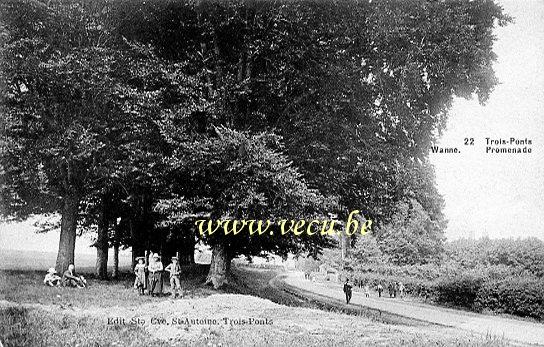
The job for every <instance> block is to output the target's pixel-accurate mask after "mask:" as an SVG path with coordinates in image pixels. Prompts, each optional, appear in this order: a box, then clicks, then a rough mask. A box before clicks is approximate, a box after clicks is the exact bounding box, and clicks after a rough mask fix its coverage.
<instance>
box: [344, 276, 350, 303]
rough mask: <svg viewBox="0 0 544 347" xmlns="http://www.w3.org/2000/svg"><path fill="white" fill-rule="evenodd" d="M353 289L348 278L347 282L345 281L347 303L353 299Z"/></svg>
mask: <svg viewBox="0 0 544 347" xmlns="http://www.w3.org/2000/svg"><path fill="white" fill-rule="evenodd" d="M351 289H352V286H351V284H350V283H349V278H346V283H344V293H345V294H346V304H349V302H350V301H351V294H352V292H351Z"/></svg>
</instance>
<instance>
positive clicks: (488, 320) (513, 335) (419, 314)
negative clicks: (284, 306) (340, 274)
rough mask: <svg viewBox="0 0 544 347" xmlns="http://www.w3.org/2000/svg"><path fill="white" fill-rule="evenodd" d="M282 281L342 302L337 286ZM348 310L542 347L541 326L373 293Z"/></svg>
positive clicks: (356, 297)
mask: <svg viewBox="0 0 544 347" xmlns="http://www.w3.org/2000/svg"><path fill="white" fill-rule="evenodd" d="M282 280H283V281H284V283H285V284H287V286H288V287H290V288H294V289H297V290H300V291H301V293H302V294H303V295H304V294H309V295H312V294H314V295H317V296H318V297H320V298H321V300H328V301H331V302H335V303H338V302H340V301H343V300H344V293H343V292H342V287H341V285H340V284H332V283H318V282H311V281H308V280H305V279H304V278H303V274H302V273H298V272H289V273H287V274H286V275H285V276H284V277H283V278H282ZM344 305H345V301H344ZM350 306H356V307H357V306H359V307H365V308H370V309H371V310H375V311H376V312H379V313H381V312H382V311H383V312H388V313H391V314H394V315H398V316H404V317H408V318H412V319H416V320H419V321H424V322H429V323H433V324H439V325H443V326H448V327H453V328H457V329H461V330H464V331H470V332H474V333H479V334H483V335H487V334H489V335H495V336H500V337H504V338H506V339H508V340H511V341H515V342H520V343H523V344H531V345H540V346H544V324H539V323H533V322H527V321H522V320H516V319H511V318H504V317H499V316H489V315H483V314H477V313H471V312H465V311H459V310H453V309H448V308H442V307H436V306H432V305H428V304H423V303H414V302H409V301H402V300H401V299H390V298H384V297H382V298H378V297H376V294H374V293H373V294H372V295H371V297H370V298H366V297H364V294H363V293H359V292H355V291H354V293H353V298H352V300H351V303H350Z"/></svg>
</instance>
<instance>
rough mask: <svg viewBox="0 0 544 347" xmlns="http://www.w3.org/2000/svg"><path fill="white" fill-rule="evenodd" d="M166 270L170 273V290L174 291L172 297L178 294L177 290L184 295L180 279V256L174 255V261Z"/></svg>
mask: <svg viewBox="0 0 544 347" xmlns="http://www.w3.org/2000/svg"><path fill="white" fill-rule="evenodd" d="M164 270H165V271H168V272H169V273H170V291H171V292H172V298H175V297H176V296H177V291H179V292H180V294H181V296H182V297H183V292H182V291H181V281H180V275H181V267H180V266H179V264H178V258H177V257H172V262H171V263H170V264H169V265H168V266H167V267H166V269H164Z"/></svg>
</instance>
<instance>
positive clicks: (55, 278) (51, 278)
mask: <svg viewBox="0 0 544 347" xmlns="http://www.w3.org/2000/svg"><path fill="white" fill-rule="evenodd" d="M61 280H62V278H61V277H60V276H59V275H57V271H56V270H55V268H54V267H51V268H49V270H47V274H45V278H44V279H43V284H45V285H47V286H49V287H59V286H60V283H61Z"/></svg>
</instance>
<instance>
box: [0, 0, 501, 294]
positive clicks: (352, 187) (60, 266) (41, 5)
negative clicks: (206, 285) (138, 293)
mask: <svg viewBox="0 0 544 347" xmlns="http://www.w3.org/2000/svg"><path fill="white" fill-rule="evenodd" d="M0 6H1V11H2V26H1V27H0V30H1V32H2V36H1V54H2V60H1V61H2V62H1V76H0V77H1V80H2V83H1V86H2V89H3V92H2V120H1V122H2V140H1V141H2V146H1V151H2V154H1V170H0V177H1V191H0V193H1V198H2V201H1V204H0V205H1V207H2V214H3V215H4V216H10V217H17V218H26V217H27V216H29V215H31V214H40V213H54V212H58V213H60V214H61V216H62V221H61V226H60V228H61V236H60V243H59V253H58V258H57V270H59V271H61V270H64V269H65V268H66V267H67V266H68V264H69V263H72V262H73V260H74V244H75V238H76V233H77V230H78V225H79V226H81V228H80V230H82V229H92V230H96V233H97V241H96V247H97V258H98V260H97V272H98V274H99V275H100V276H105V275H106V272H105V271H106V264H107V249H108V247H109V246H110V244H111V243H113V244H114V245H115V246H116V247H119V246H127V247H128V246H130V247H132V250H133V253H134V254H137V255H140V254H141V252H143V250H144V249H166V250H173V249H175V250H180V249H183V250H185V251H186V253H192V248H193V247H194V243H195V241H196V240H197V239H198V238H200V239H201V240H202V241H203V242H205V243H207V244H209V245H210V246H211V247H212V250H213V256H212V266H211V268H210V274H209V277H208V280H209V281H210V282H213V284H214V285H215V286H220V285H222V284H223V283H224V282H225V280H226V277H227V275H228V271H229V264H230V260H231V259H232V258H233V257H235V256H238V255H246V256H252V255H257V254H261V253H263V252H274V253H276V254H280V255H286V254H287V253H289V252H292V253H299V252H307V253H309V254H313V255H315V254H317V253H319V252H320V250H321V249H322V248H323V247H325V246H327V245H330V244H331V239H329V238H325V237H319V236H317V237H316V236H313V237H306V238H304V237H280V236H279V233H275V234H274V236H272V235H267V236H261V237H257V238H255V237H254V238H251V237H249V236H248V235H242V234H240V235H238V236H236V237H234V236H232V235H230V236H228V237H224V236H220V235H217V234H214V235H213V236H205V237H202V236H199V235H197V234H196V233H195V232H194V228H192V224H193V223H192V222H193V220H194V219H196V218H202V217H206V218H207V217H209V218H212V219H217V218H237V219H241V218H248V219H275V218H311V217H313V216H320V215H325V216H326V215H327V214H328V213H336V214H338V216H339V218H340V219H345V218H346V217H347V214H348V213H349V211H351V210H355V209H357V210H362V211H364V213H365V216H367V217H369V218H372V219H373V220H374V221H375V222H376V223H377V225H382V226H383V227H382V228H380V229H379V230H380V233H381V235H382V236H381V237H382V238H383V239H384V240H391V239H396V238H397V236H398V235H403V233H402V232H399V231H400V230H399V229H402V227H403V225H404V223H406V221H407V220H410V219H411V218H412V217H410V216H411V215H412V214H413V215H415V219H414V220H413V222H414V223H416V224H418V225H419V222H420V221H422V222H423V224H421V226H420V229H417V230H416V231H414V235H412V236H406V237H407V238H409V239H411V240H414V239H415V238H422V237H423V238H424V239H425V240H427V239H428V240H430V241H429V244H425V245H421V247H420V248H418V252H419V250H422V251H424V252H431V253H432V252H433V250H434V249H435V248H438V249H439V248H440V245H441V243H442V242H443V240H442V239H443V237H442V230H443V227H444V220H443V216H442V214H441V206H442V200H441V198H440V196H439V194H438V193H437V192H436V189H435V188H434V178H433V170H432V167H431V166H430V164H429V163H428V160H427V155H428V151H429V147H430V145H431V144H432V143H433V142H434V140H435V139H436V137H437V136H438V135H439V134H440V131H441V130H442V129H443V127H444V124H445V120H446V114H447V110H448V108H449V106H450V104H451V100H452V98H453V97H454V96H455V95H458V96H464V97H470V96H471V95H473V94H476V95H477V96H478V97H479V99H480V100H481V101H482V102H483V101H485V100H486V98H487V97H488V95H489V93H490V92H491V90H492V88H493V86H494V85H495V84H496V79H495V77H494V73H493V70H492V68H491V63H492V61H493V60H494V58H495V56H494V54H493V52H492V43H493V35H492V29H493V26H494V25H495V24H496V23H497V22H498V23H499V24H504V23H505V22H506V21H507V20H508V17H506V16H505V15H504V14H502V12H501V8H500V7H499V6H497V5H496V4H495V3H494V2H492V1H488V0H478V1H470V2H469V1H455V2H436V1H423V0H417V1H379V2H368V1H334V2H332V1H331V2H327V1H323V2H302V1H301V2H293V1H269V2H267V1H249V0H248V1H243V0H239V1H196V2H195V1H182V0H180V1H158V2H153V1H152V2H145V1H132V0H131V1H128V0H118V1H114V2H102V1H95V0H86V1H78V0H71V1H58V0H57V1H55V0H50V1H36V0H26V1H17V0H10V1H6V2H3V3H2V5H0ZM339 18H341V19H342V20H339ZM411 211H413V213H412V212H411ZM387 225H389V226H390V227H389V228H388V227H387ZM402 237H403V238H406V237H405V236H402ZM388 242H389V241H388ZM423 243H425V242H423Z"/></svg>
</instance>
